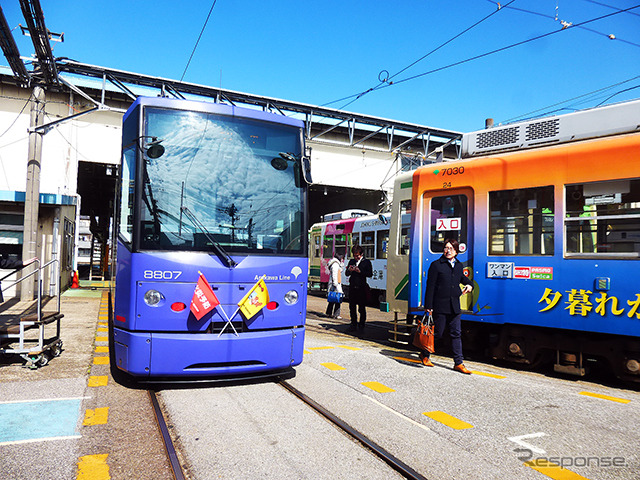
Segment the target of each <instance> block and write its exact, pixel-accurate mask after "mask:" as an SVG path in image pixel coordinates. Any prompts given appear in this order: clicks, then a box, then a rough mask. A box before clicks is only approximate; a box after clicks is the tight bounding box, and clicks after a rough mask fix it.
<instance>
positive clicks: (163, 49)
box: [1, 0, 640, 132]
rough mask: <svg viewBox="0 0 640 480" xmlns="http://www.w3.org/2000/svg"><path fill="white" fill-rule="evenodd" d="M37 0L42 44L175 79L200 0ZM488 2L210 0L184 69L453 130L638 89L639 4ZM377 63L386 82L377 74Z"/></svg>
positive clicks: (199, 15) (16, 15)
mask: <svg viewBox="0 0 640 480" xmlns="http://www.w3.org/2000/svg"><path fill="white" fill-rule="evenodd" d="M40 3H41V5H42V8H43V11H44V14H45V22H46V26H47V28H48V29H49V30H50V31H52V32H55V33H61V32H64V43H55V44H53V45H54V50H53V52H54V55H55V56H57V57H68V58H72V59H75V60H78V61H81V62H85V63H90V64H93V65H100V66H105V67H111V68H117V69H122V70H127V71H132V72H137V73H143V74H147V75H156V76H160V77H165V78H171V79H180V78H181V77H182V75H183V73H184V70H185V67H186V65H187V62H188V60H189V56H190V55H191V52H192V50H193V48H194V45H195V43H196V40H197V38H198V35H199V34H200V32H201V29H202V26H203V24H204V22H205V19H206V17H207V15H208V13H209V11H210V9H211V5H212V3H213V2H212V0H206V1H205V0H202V1H200V0H192V1H183V2H172V1H165V0H153V1H147V0H137V1H131V0H127V1H125V0H109V1H107V2H105V1H104V0H102V1H94V0H82V1H79V0H65V1H53V0H40ZM501 3H502V5H503V8H500V9H498V8H497V5H496V2H494V1H491V0H444V1H429V0H423V1H418V0H414V1H408V0H397V1H394V2H390V1H379V0H368V1H365V0H352V1H345V0H340V1H337V0H326V1H324V2H311V1H304V0H296V1H294V0H280V1H276V0H217V1H216V4H215V7H214V8H213V11H212V13H211V17H210V19H209V22H208V24H207V26H206V29H205V30H204V33H203V35H202V38H201V40H200V43H199V45H198V48H197V50H196V52H195V54H194V56H193V59H192V60H191V63H190V66H189V68H188V69H187V71H186V74H185V76H184V80H185V81H189V82H193V83H198V84H204V85H211V86H216V87H218V86H222V87H223V88H227V89H231V90H237V91H241V92H247V93H252V94H258V95H264V96H269V97H276V98H281V99H287V100H294V101H299V102H304V103H309V104H313V105H327V106H331V107H334V108H342V107H344V109H346V110H349V111H353V112H358V113H364V114H369V115H375V116H379V117H384V118H389V119H394V120H401V121H407V122H415V123H419V124H424V125H429V126H432V127H438V128H446V129H451V130H456V131H462V132H467V131H473V130H478V129H481V128H483V127H484V120H485V118H487V117H492V118H494V120H495V122H496V124H497V123H501V122H502V123H503V122H507V121H513V120H515V119H519V118H521V117H523V116H527V114H530V113H531V112H535V113H536V114H539V113H546V112H551V111H552V110H556V109H559V108H563V110H561V111H560V112H558V113H568V112H570V111H573V110H574V109H582V108H589V107H593V106H596V105H598V104H599V103H600V102H603V101H606V102H615V101H623V100H629V99H635V98H640V88H639V86H640V68H639V67H640V8H636V9H634V10H631V11H630V12H627V13H619V14H615V15H613V16H610V17H608V18H604V19H601V20H598V21H593V22H590V23H584V24H582V27H584V28H581V27H572V28H566V29H564V30H562V25H561V21H564V22H565V24H568V23H572V24H574V25H578V24H581V23H582V22H589V21H590V20H592V19H595V18H597V17H601V16H604V15H609V14H612V13H615V12H616V11H618V10H620V9H626V8H630V7H633V6H635V5H640V0H597V1H595V0H515V1H514V2H511V3H510V0H506V1H502V2H501ZM611 7H613V8H611ZM2 9H3V11H4V14H5V16H6V17H7V22H8V23H9V26H10V27H11V28H14V27H17V25H18V24H19V23H22V24H23V25H24V24H25V22H24V18H23V17H22V12H21V10H20V6H19V1H18V0H6V1H3V2H2ZM492 12H495V13H494V14H493V15H491V16H490V17H489V18H488V19H486V20H484V21H482V22H481V23H479V24H478V25H477V26H475V27H473V28H472V29H470V30H469V31H467V32H466V33H464V34H463V35H461V36H460V37H458V38H456V39H454V40H452V39H453V37H455V36H456V35H459V34H460V33H461V32H463V31H464V30H465V29H467V28H469V27H471V26H472V25H474V24H476V23H477V22H480V21H481V20H482V19H483V18H485V17H487V16H489V15H490V14H491V13H492ZM556 13H557V20H556V19H555V17H556ZM587 29H588V30H587ZM551 32H557V33H553V34H550V33H551ZM13 33H14V37H15V38H16V42H17V44H18V48H19V49H20V53H21V54H22V55H23V56H29V55H31V54H32V53H33V46H32V44H31V41H30V39H29V38H28V37H23V36H22V35H21V34H20V29H19V28H18V29H16V30H14V32H13ZM546 34H550V35H548V36H545V37H543V38H540V39H537V40H532V41H530V42H528V43H525V44H523V45H520V46H517V47H514V48H510V49H507V50H505V51H502V52H500V53H495V54H491V55H488V56H485V57H483V58H479V59H477V60H473V61H469V62H466V63H462V64H460V65H457V66H452V67H450V68H444V69H442V68H443V67H448V66H449V65H452V64H455V63H457V62H461V61H464V60H467V59H469V58H472V57H474V56H478V55H483V54H485V53H487V52H491V51H493V50H497V49H501V48H504V47H508V46H510V45H513V44H516V43H519V42H523V41H526V40H530V39H533V38H535V37H538V36H542V35H546ZM609 34H613V35H615V37H616V39H615V40H612V39H610V38H609V37H608V36H607V35H609ZM450 40H452V41H451V42H450V43H447V44H446V45H444V46H442V47H441V48H440V49H438V50H437V51H435V52H434V53H432V54H430V55H428V56H427V57H426V58H424V59H422V60H421V61H420V62H418V63H417V64H415V65H413V66H411V67H410V68H409V69H407V70H405V71H404V72H402V73H400V74H398V75H397V76H395V74H396V73H398V72H400V71H401V70H403V69H404V68H405V67H407V66H409V65H411V64H412V63H413V62H415V61H416V60H418V59H420V58H421V57H423V56H425V55H427V54H428V53H429V52H431V51H432V50H435V49H437V48H438V47H439V46H441V45H443V44H444V43H445V42H448V41H450ZM1 63H3V64H4V65H7V62H6V60H5V59H4V58H2V62H1ZM438 69H441V70H439V71H435V72H433V73H428V72H431V71H433V70H438ZM385 71H386V72H388V74H386V73H384V72H385ZM422 74H424V75H422ZM387 75H388V76H389V77H391V80H392V81H394V83H393V84H392V85H389V84H388V83H381V82H380V81H379V80H378V79H379V78H384V77H386V76H387ZM417 75H421V76H418V77H416V78H410V77H414V76H417ZM621 82H624V83H621ZM618 83H620V85H618V86H616V87H612V88H608V89H607V87H610V86H612V85H614V84H618ZM380 86H383V88H376V89H375V90H373V91H370V92H369V93H366V94H364V95H362V96H361V97H360V98H358V99H357V100H356V101H354V102H353V103H349V104H348V105H347V103H348V102H350V101H351V100H353V99H354V98H355V97H351V96H355V95H357V94H359V93H362V92H365V91H367V90H368V89H370V88H374V87H380ZM634 87H636V88H634ZM601 89H604V90H601ZM626 89H628V91H626V92H623V93H619V94H617V93H618V92H620V91H622V90H626ZM598 90H601V91H600V92H599V93H597V94H594V95H588V96H583V95H586V94H589V93H590V92H594V91H598ZM611 96H613V97H612V98H608V97H611ZM576 97H580V98H576ZM342 98H346V100H343V101H339V102H335V101H336V100H339V99H342ZM574 98H575V100H573V101H568V100H570V99H574ZM560 102H564V103H560ZM559 103H560V104H559ZM556 104H559V105H556ZM345 105H346V106H345ZM552 105H555V106H554V107H550V106H552Z"/></svg>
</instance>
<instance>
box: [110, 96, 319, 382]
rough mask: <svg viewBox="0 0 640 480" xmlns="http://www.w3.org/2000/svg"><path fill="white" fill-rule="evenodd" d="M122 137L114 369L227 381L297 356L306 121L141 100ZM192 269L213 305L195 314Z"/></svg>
mask: <svg viewBox="0 0 640 480" xmlns="http://www.w3.org/2000/svg"><path fill="white" fill-rule="evenodd" d="M122 144H123V152H122V165H121V170H120V184H119V185H120V188H119V189H118V190H119V192H118V198H117V202H116V204H117V207H116V216H115V217H116V220H117V221H116V226H115V228H114V237H115V241H114V244H115V245H116V246H117V254H116V256H115V258H116V260H115V262H116V263H115V265H114V271H115V274H116V281H115V289H114V291H113V292H111V293H112V298H111V300H112V308H111V309H110V320H109V340H110V355H111V363H112V371H114V372H115V373H117V374H121V373H123V372H124V373H126V374H129V375H130V376H133V377H135V378H136V379H138V380H140V379H157V378H162V377H174V378H175V377H187V378H197V377H234V378H236V377H242V376H247V375H263V374H273V373H277V372H280V371H286V370H290V368H291V367H292V366H295V365H298V364H299V363H300V362H301V361H302V351H303V343H304V334H305V316H306V315H305V314H306V311H305V310H306V295H307V277H308V260H307V251H308V245H307V242H308V240H307V234H306V232H307V225H306V223H307V220H306V214H305V212H306V211H307V209H306V202H307V186H308V178H309V164H308V159H307V158H305V156H304V137H303V123H302V122H301V121H298V120H295V119H291V118H288V117H285V116H281V115H275V114H272V113H268V112H264V111H259V110H252V109H243V108H238V107H235V106H229V105H221V104H216V103H206V102H199V101H190V100H177V99H168V98H145V97H140V98H138V99H137V100H136V101H135V103H134V104H133V105H132V106H131V107H130V108H129V109H128V111H127V113H126V114H125V116H124V120H123V139H122ZM201 278H202V279H205V280H204V282H205V283H206V289H207V290H208V291H209V293H210V294H211V295H213V298H214V299H215V302H210V301H209V302H208V301H206V299H205V302H204V305H205V307H208V308H207V309H206V311H205V312H204V315H203V314H202V313H203V312H199V315H195V314H194V312H196V311H197V308H196V310H194V306H193V302H195V301H196V296H194V292H195V291H196V285H200V283H199V279H201ZM260 280H262V282H264V283H263V285H264V286H266V290H267V292H265V293H266V294H267V296H266V298H265V299H264V305H260V308H256V309H253V310H250V313H249V314H247V313H246V312H247V311H246V309H244V310H242V311H241V309H240V308H239V306H240V305H241V304H242V302H243V301H245V303H248V302H250V301H255V300H256V299H255V298H254V297H251V296H250V295H248V294H250V292H251V291H252V289H253V287H254V286H255V285H256V284H257V283H258V282H259V281H260ZM203 288H204V287H203ZM200 293H201V292H200ZM255 305H257V303H256V304H255ZM255 305H254V306H255ZM200 307H202V304H201V305H200ZM243 312H244V313H243ZM249 315H251V316H249Z"/></svg>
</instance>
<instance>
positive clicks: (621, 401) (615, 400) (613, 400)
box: [580, 392, 631, 403]
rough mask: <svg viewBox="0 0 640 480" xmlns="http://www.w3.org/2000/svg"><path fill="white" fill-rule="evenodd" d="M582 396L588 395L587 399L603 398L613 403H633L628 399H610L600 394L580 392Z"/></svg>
mask: <svg viewBox="0 0 640 480" xmlns="http://www.w3.org/2000/svg"><path fill="white" fill-rule="evenodd" d="M580 395H586V396H587V397H594V398H601V399H603V400H611V401H612V402H618V403H630V402H631V400H627V399H626V398H618V397H610V396H609V395H602V394H600V393H591V392H580Z"/></svg>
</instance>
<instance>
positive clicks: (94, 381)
mask: <svg viewBox="0 0 640 480" xmlns="http://www.w3.org/2000/svg"><path fill="white" fill-rule="evenodd" d="M108 378H109V377H107V376H106V375H97V376H91V377H89V386H90V387H106V385H107V380H108Z"/></svg>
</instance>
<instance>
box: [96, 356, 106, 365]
mask: <svg viewBox="0 0 640 480" xmlns="http://www.w3.org/2000/svg"><path fill="white" fill-rule="evenodd" d="M93 364H94V365H109V357H93Z"/></svg>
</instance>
